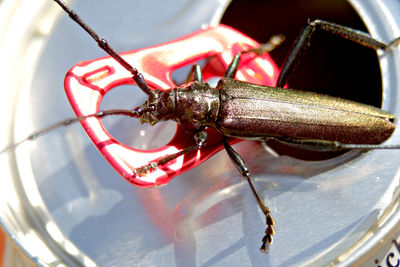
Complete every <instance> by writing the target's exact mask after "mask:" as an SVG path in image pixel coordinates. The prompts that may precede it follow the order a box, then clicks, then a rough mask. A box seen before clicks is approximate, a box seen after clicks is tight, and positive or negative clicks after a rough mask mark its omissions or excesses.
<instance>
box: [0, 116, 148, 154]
mask: <svg viewBox="0 0 400 267" xmlns="http://www.w3.org/2000/svg"><path fill="white" fill-rule="evenodd" d="M144 111H145V110H142V109H140V108H136V109H110V110H104V111H99V112H96V113H93V114H89V115H85V116H80V117H73V118H69V119H65V120H62V121H59V122H56V123H54V124H52V125H50V126H48V127H46V128H44V129H42V130H40V131H37V132H34V133H32V134H31V135H29V136H27V137H26V138H24V139H22V140H20V141H19V142H16V143H14V144H11V145H8V146H6V147H5V148H3V149H1V150H0V155H1V154H3V153H6V152H8V151H12V150H14V149H16V148H17V147H18V146H19V145H21V144H22V143H25V142H27V141H33V140H35V139H37V138H38V137H40V136H42V135H45V134H47V133H49V132H51V131H53V130H55V129H57V128H60V127H64V126H69V125H71V124H73V123H75V122H78V121H82V120H84V119H88V118H103V117H107V116H113V115H122V116H128V117H134V118H139V117H140V116H141V114H142V113H143V112H144Z"/></svg>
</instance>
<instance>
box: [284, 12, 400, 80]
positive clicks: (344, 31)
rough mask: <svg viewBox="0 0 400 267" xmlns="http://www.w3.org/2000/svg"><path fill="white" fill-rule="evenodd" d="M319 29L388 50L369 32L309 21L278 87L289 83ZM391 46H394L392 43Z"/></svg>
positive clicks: (296, 42) (324, 22) (365, 44)
mask: <svg viewBox="0 0 400 267" xmlns="http://www.w3.org/2000/svg"><path fill="white" fill-rule="evenodd" d="M317 29H321V30H324V31H326V32H329V33H331V34H334V35H337V36H339V37H342V38H344V39H348V40H350V41H352V42H355V43H358V44H360V45H362V46H365V47H369V48H372V49H375V50H377V49H383V50H386V49H387V48H388V45H386V44H384V43H382V42H379V41H377V40H375V39H374V38H372V37H371V36H370V35H369V34H368V33H365V32H362V31H359V30H356V29H352V28H349V27H345V26H342V25H339V24H335V23H331V22H327V21H323V20H314V21H308V24H307V25H306V26H305V27H304V29H303V30H302V32H301V33H300V35H299V37H297V40H296V41H295V43H294V46H293V48H292V50H291V51H290V53H289V55H288V57H287V58H286V61H285V63H284V64H283V67H282V69H281V73H280V75H279V78H278V82H277V84H276V87H283V86H284V85H285V84H286V83H287V81H288V79H289V76H290V75H291V73H293V70H294V69H295V67H296V66H297V64H298V63H299V62H300V60H301V58H302V56H303V55H304V53H305V52H306V51H307V49H308V48H309V47H310V46H311V40H312V37H313V35H314V33H315V31H316V30H317ZM395 44H396V43H395V42H393V45H395ZM390 46H392V44H391V45H390Z"/></svg>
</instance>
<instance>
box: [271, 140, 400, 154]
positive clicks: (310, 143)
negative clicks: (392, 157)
mask: <svg viewBox="0 0 400 267" xmlns="http://www.w3.org/2000/svg"><path fill="white" fill-rule="evenodd" d="M276 140H279V141H282V142H285V143H289V144H293V145H296V146H299V147H307V148H309V149H310V150H319V151H338V150H350V149H355V150H370V149H400V145H382V144H345V143H341V142H337V141H326V140H307V139H286V138H276Z"/></svg>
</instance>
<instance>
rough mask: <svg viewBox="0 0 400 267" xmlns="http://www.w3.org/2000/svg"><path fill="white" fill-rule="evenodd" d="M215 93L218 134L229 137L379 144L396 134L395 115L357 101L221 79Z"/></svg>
mask: <svg viewBox="0 0 400 267" xmlns="http://www.w3.org/2000/svg"><path fill="white" fill-rule="evenodd" d="M217 88H218V89H219V90H220V94H221V106H220V112H219V117H218V122H217V129H218V130H219V131H220V132H221V133H223V134H224V135H228V136H234V137H239V138H256V139H262V138H263V137H270V136H275V137H287V138H291V139H319V140H329V141H339V142H342V143H349V144H352V143H354V144H355V143H357V144H377V143H381V142H383V141H384V140H386V139H387V138H389V137H390V135H391V134H392V133H393V131H394V129H395V126H394V124H393V123H392V121H393V120H394V116H393V115H392V114H390V113H387V112H385V111H382V110H380V109H378V108H375V107H372V106H369V105H365V104H360V103H356V102H353V101H348V100H343V99H340V101H339V99H338V98H335V97H330V96H326V95H320V94H316V93H311V92H303V91H297V90H291V89H283V88H276V87H268V86H260V85H254V84H250V83H246V82H241V81H237V80H233V79H222V80H221V81H220V83H219V84H218V86H217Z"/></svg>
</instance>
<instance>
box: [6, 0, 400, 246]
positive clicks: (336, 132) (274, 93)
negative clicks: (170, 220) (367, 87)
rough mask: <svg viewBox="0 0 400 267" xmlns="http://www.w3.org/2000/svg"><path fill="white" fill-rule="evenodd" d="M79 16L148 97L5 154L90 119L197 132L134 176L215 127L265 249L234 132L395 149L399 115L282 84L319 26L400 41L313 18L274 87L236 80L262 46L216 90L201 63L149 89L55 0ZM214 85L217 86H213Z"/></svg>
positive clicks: (363, 38)
mask: <svg viewBox="0 0 400 267" xmlns="http://www.w3.org/2000/svg"><path fill="white" fill-rule="evenodd" d="M54 1H55V2H56V3H57V4H59V5H60V6H61V7H62V8H63V9H64V10H65V11H66V12H67V13H68V14H69V16H70V17H71V18H72V19H73V20H74V21H75V22H77V23H78V24H79V25H80V26H81V27H82V28H83V29H84V30H85V31H87V32H88V33H89V34H90V35H91V36H92V38H93V39H94V40H95V41H96V42H97V43H98V45H99V46H100V48H102V49H103V50H104V51H105V52H106V53H108V54H109V55H110V56H111V57H112V58H114V59H115V60H116V61H117V62H118V63H120V64H121V65H122V66H123V67H124V68H125V69H127V70H128V71H129V72H130V73H131V75H132V79H133V80H134V82H135V83H136V84H137V85H138V86H139V88H140V89H141V90H142V91H143V92H144V93H145V94H146V95H148V100H147V101H146V102H145V103H144V104H143V105H142V106H140V107H138V108H136V109H133V110H109V111H102V112H99V113H95V114H91V115H87V116H82V117H78V118H75V119H71V120H66V121H63V122H60V123H58V124H55V125H52V126H50V127H49V128H46V129H44V130H42V131H39V132H36V133H35V134H33V135H31V136H29V137H28V138H27V139H24V140H22V141H21V142H19V143H16V144H14V145H12V146H9V147H7V148H6V149H4V150H2V151H1V152H0V153H4V152H5V151H7V150H9V149H13V148H15V147H16V146H18V145H19V144H20V143H22V142H24V141H26V140H33V139H35V138H36V137H38V136H40V135H42V134H43V133H46V132H48V131H51V130H52V129H54V128H57V127H59V126H64V125H69V124H71V123H73V122H76V121H81V120H84V119H87V118H89V117H98V118H101V117H104V116H109V115H125V116H130V117H134V118H138V119H139V120H140V121H141V122H142V123H149V124H152V125H153V124H156V123H157V122H159V121H163V120H175V121H176V122H178V123H179V124H180V125H181V126H182V127H183V128H184V129H185V130H186V131H187V132H188V133H190V134H192V135H193V137H194V138H193V140H194V145H193V146H190V147H187V148H186V149H183V150H182V151H180V152H178V153H175V154H171V155H168V156H166V157H163V158H161V159H159V160H157V161H155V162H152V163H150V164H148V165H144V166H142V167H140V168H138V169H136V172H135V174H134V175H137V176H141V175H146V174H147V173H148V172H151V171H153V170H155V169H157V168H159V167H160V166H163V165H166V164H168V163H169V162H171V161H172V160H174V159H176V158H177V157H179V156H181V155H184V154H187V153H191V152H194V151H197V150H199V149H202V148H203V147H205V146H206V145H207V134H206V132H205V131H204V129H205V128H206V127H212V128H215V129H216V130H217V131H218V132H220V133H221V135H222V136H223V144H224V147H225V149H226V151H227V153H228V155H229V157H230V159H231V160H232V162H233V164H234V165H235V167H236V168H237V169H238V170H239V172H240V173H241V175H242V176H243V177H245V178H246V180H247V181H248V183H249V185H250V188H251V191H252V193H253V194H254V196H255V198H256V200H257V203H258V205H259V206H260V208H261V210H262V211H263V213H264V215H265V218H266V231H265V236H264V238H263V241H262V246H261V250H263V251H267V250H268V245H269V244H270V243H272V236H273V234H274V229H273V227H274V225H275V223H274V220H273V218H272V216H271V212H270V210H269V209H268V207H267V206H266V205H265V204H264V202H263V201H262V200H261V198H260V196H259V194H258V192H257V190H256V189H255V188H254V185H253V183H252V181H251V176H250V172H249V170H248V168H247V166H246V164H245V162H244V160H243V159H242V157H241V156H240V155H239V154H238V153H237V152H236V151H235V150H234V149H233V148H232V147H231V145H230V144H229V143H228V140H229V138H231V137H236V138H241V139H252V140H262V141H265V140H268V139H275V140H278V141H281V142H285V143H289V144H292V145H296V146H306V147H308V148H310V149H318V150H321V149H322V150H342V149H359V150H366V149H398V148H400V147H399V146H385V145H380V143H382V142H383V141H385V140H386V139H388V138H389V137H390V136H391V135H392V133H393V132H394V130H395V126H394V124H393V122H394V120H395V117H394V115H392V114H390V113H388V112H385V111H383V110H380V109H378V108H375V107H371V106H368V105H364V104H360V103H356V102H352V101H347V100H342V99H339V98H334V97H329V96H325V95H320V94H316V93H309V92H301V91H296V90H292V89H283V87H284V85H285V84H286V83H287V81H288V79H289V77H290V74H291V73H292V72H293V71H294V69H295V67H296V64H297V63H298V62H299V61H300V59H301V57H302V56H303V55H304V54H305V52H306V50H307V49H308V47H309V46H310V43H311V41H312V36H313V33H314V32H315V31H316V30H317V29H322V30H324V31H327V32H330V33H332V34H335V35H338V36H341V37H343V38H346V39H349V40H350V41H353V42H356V43H358V44H360V45H363V46H367V47H370V48H372V49H382V50H389V49H390V48H391V47H394V46H396V45H397V44H398V43H399V39H395V40H393V41H392V42H391V43H389V44H388V45H386V44H384V43H381V42H379V41H377V40H375V39H373V38H371V37H370V36H369V35H368V34H365V33H362V32H359V31H356V30H354V29H350V28H347V27H344V26H341V25H338V24H334V23H330V22H326V21H322V20H315V21H309V22H308V25H307V26H306V27H305V28H304V30H303V31H302V33H301V34H300V36H299V38H298V39H297V40H296V42H295V45H294V47H293V49H292V50H291V53H290V54H289V56H288V58H287V60H286V62H285V64H284V65H283V68H282V70H281V74H280V76H279V79H278V82H277V84H276V87H269V86H261V85H255V84H251V83H247V82H242V81H237V80H234V77H235V74H236V71H237V69H238V66H239V62H240V58H241V56H242V54H244V53H250V52H256V53H264V52H265V49H264V47H260V48H259V49H251V50H246V51H243V52H239V53H238V54H237V55H236V56H235V57H234V59H233V60H232V63H231V64H230V66H229V67H228V69H227V71H226V73H225V77H224V78H222V79H221V80H220V81H219V83H218V85H217V86H216V88H211V87H210V85H208V84H207V83H204V82H203V77H202V74H201V69H200V67H199V66H198V65H195V66H194V67H193V70H192V73H193V80H194V81H193V82H192V83H188V84H185V85H183V86H180V87H178V88H173V89H171V90H168V91H160V90H153V89H151V88H150V87H149V86H148V85H147V83H146V81H145V79H144V77H143V75H142V74H141V73H140V72H139V71H138V70H137V69H135V68H133V67H132V66H131V65H130V64H129V63H128V62H126V61H125V60H124V59H123V58H122V57H121V56H119V55H118V54H117V53H116V52H115V51H114V50H113V48H112V47H111V46H110V45H109V44H108V43H107V42H106V41H105V40H104V39H101V38H100V37H99V36H98V35H97V33H95V32H94V31H93V30H92V29H91V28H90V27H89V26H88V25H87V24H86V23H85V22H84V21H83V20H82V19H81V18H80V17H79V16H78V15H77V14H76V13H75V12H74V11H73V10H71V9H70V8H69V7H68V6H67V5H66V4H65V3H63V2H62V1H61V0H54ZM215 89H217V90H215Z"/></svg>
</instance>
